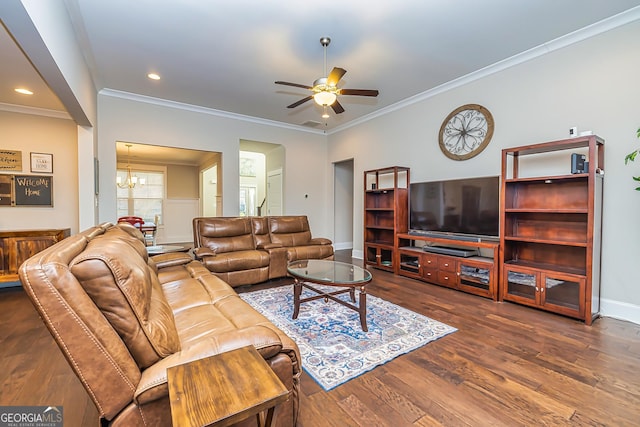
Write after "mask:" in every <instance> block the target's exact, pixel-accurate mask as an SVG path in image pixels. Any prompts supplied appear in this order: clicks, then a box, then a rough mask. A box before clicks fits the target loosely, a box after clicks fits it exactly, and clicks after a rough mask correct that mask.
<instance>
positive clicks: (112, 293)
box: [70, 227, 180, 368]
mask: <svg viewBox="0 0 640 427" xmlns="http://www.w3.org/2000/svg"><path fill="white" fill-rule="evenodd" d="M138 246H139V247H138ZM141 253H145V254H146V250H145V248H144V243H142V242H141V241H140V240H138V239H136V238H135V237H133V238H132V236H131V235H129V234H128V233H127V232H126V231H123V230H122V229H120V228H118V227H113V228H111V229H109V230H108V231H107V232H106V233H105V234H103V235H102V236H98V237H96V238H95V239H93V240H91V241H90V242H89V244H88V245H87V247H86V249H85V250H84V251H83V252H82V253H81V254H79V255H78V256H77V257H75V258H74V259H73V261H72V262H71V263H70V267H71V272H72V273H73V274H74V275H75V276H76V278H77V279H78V281H79V282H80V284H81V285H82V287H83V288H84V289H85V291H86V292H87V294H89V296H90V297H91V298H92V299H93V301H94V302H95V304H96V305H97V306H98V308H99V309H100V310H101V311H102V313H103V314H104V316H105V317H106V318H107V320H108V321H109V322H110V323H111V325H112V327H113V328H114V329H115V330H116V332H117V333H118V334H119V335H120V337H121V338H122V340H123V341H124V342H125V343H126V345H127V347H128V348H129V350H130V352H131V355H132V356H133V357H134V359H135V360H136V363H137V364H138V366H140V368H146V367H148V366H150V365H152V364H153V363H155V362H157V361H158V360H160V359H162V358H164V357H167V356H168V355H170V354H172V353H175V352H176V351H179V350H180V342H179V339H178V333H177V331H176V326H175V323H174V318H173V314H172V312H171V308H170V307H169V304H168V303H167V300H166V298H165V296H164V294H163V292H162V288H161V286H160V283H159V281H158V277H157V276H156V274H155V273H154V272H153V267H152V266H150V265H149V264H148V263H147V259H146V258H145V257H141V256H140V254H141Z"/></svg>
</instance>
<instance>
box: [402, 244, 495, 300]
mask: <svg viewBox="0 0 640 427" xmlns="http://www.w3.org/2000/svg"><path fill="white" fill-rule="evenodd" d="M463 237H467V236H463ZM499 247H500V243H499V242H497V241H495V239H488V240H485V239H482V238H478V237H475V236H474V238H473V240H470V239H453V238H452V237H450V236H446V237H443V236H428V235H424V234H414V233H411V234H410V233H398V234H396V248H397V251H396V257H397V259H396V260H395V262H394V264H395V266H396V270H395V273H396V274H399V275H401V276H406V277H411V278H414V279H418V280H422V281H425V282H429V283H433V284H436V285H440V286H446V287H449V288H453V289H457V290H460V291H464V292H468V293H472V294H475V295H480V296H484V297H487V298H491V299H493V300H494V301H495V300H498V283H499V277H498V275H499V269H498V255H499V254H498V252H499V250H498V249H499Z"/></svg>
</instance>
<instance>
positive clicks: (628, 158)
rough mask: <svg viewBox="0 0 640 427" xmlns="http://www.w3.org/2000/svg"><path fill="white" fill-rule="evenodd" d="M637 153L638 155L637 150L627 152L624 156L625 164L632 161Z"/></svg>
mask: <svg viewBox="0 0 640 427" xmlns="http://www.w3.org/2000/svg"><path fill="white" fill-rule="evenodd" d="M637 155H638V150H636V151H634V152H633V153H629V154H627V156H626V157H625V158H624V164H625V165H626V164H627V163H629V162H630V161H631V162H633V161H634V160H635V159H636V156H637Z"/></svg>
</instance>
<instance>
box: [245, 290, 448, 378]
mask: <svg viewBox="0 0 640 427" xmlns="http://www.w3.org/2000/svg"><path fill="white" fill-rule="evenodd" d="M317 288H319V289H320V288H323V287H322V286H317ZM331 289H332V290H336V288H331ZM313 295H315V294H314V293H313V292H311V291H309V290H307V289H303V292H302V298H306V297H307V296H313ZM357 295H358V293H357V292H356V298H358V296H357ZM240 297H241V298H242V299H243V300H245V301H246V302H248V303H249V304H250V305H251V306H253V307H254V308H255V309H256V310H258V311H259V312H260V313H262V314H263V315H264V316H265V317H267V318H268V319H269V320H270V321H271V322H273V323H274V324H275V325H276V326H277V327H279V328H280V329H282V331H284V332H285V333H286V334H287V335H289V336H290V337H291V338H292V339H293V340H294V341H295V342H296V343H297V344H298V346H299V347H300V353H301V356H302V367H303V369H304V370H305V371H306V372H307V373H308V374H309V375H310V376H311V377H312V378H313V379H314V380H315V381H316V382H317V383H318V384H320V386H321V387H322V388H323V389H325V390H331V389H332V388H334V387H337V386H339V385H340V384H342V383H344V382H346V381H348V380H350V379H352V378H355V377H357V376H358V375H360V374H362V373H364V372H367V371H369V370H371V369H373V368H375V367H376V366H379V365H382V364H384V363H386V362H388V361H390V360H391V359H393V358H395V357H397V356H399V355H401V354H405V353H408V352H410V351H411V350H414V349H416V348H418V347H421V346H423V345H425V344H427V343H428V342H431V341H434V340H437V339H438V338H441V337H443V336H445V335H447V334H450V333H451V332H455V331H456V329H455V328H453V327H451V326H448V325H445V324H444V323H441V322H438V321H436V320H433V319H430V318H428V317H425V316H423V315H421V314H418V313H414V312H412V311H410V310H407V309H405V308H402V307H399V306H397V305H395V304H392V303H390V302H388V301H385V300H383V299H380V298H377V297H375V296H372V295H369V294H367V326H368V329H369V332H363V331H362V327H361V326H360V318H359V315H358V313H357V312H355V311H353V310H350V309H348V308H347V307H343V306H342V305H340V304H338V303H336V302H334V301H328V302H324V300H323V299H318V300H315V301H310V302H306V303H303V304H301V305H300V313H299V315H298V318H297V319H296V320H293V319H292V318H291V316H292V314H293V285H286V286H281V287H277V288H272V289H266V290H260V291H254V292H248V293H241V294H240ZM339 298H342V299H344V300H345V301H349V294H342V295H340V296H339Z"/></svg>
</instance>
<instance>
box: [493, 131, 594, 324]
mask: <svg viewBox="0 0 640 427" xmlns="http://www.w3.org/2000/svg"><path fill="white" fill-rule="evenodd" d="M573 150H580V153H578V154H583V152H584V151H586V152H587V154H586V157H587V161H588V162H589V163H588V171H587V172H586V173H585V172H581V173H575V174H566V173H565V174H562V173H561V174H556V175H548V176H538V175H536V176H521V175H523V173H522V172H523V170H524V169H525V167H526V166H527V165H529V164H531V162H529V163H527V161H529V160H530V158H529V156H532V157H535V156H537V155H539V154H543V153H544V154H545V155H546V156H547V157H545V160H547V159H548V161H549V163H550V165H549V167H550V168H551V167H553V165H554V163H553V161H554V159H555V160H557V161H558V163H557V164H558V165H564V166H559V167H564V168H566V169H569V168H568V166H569V164H570V163H569V160H570V159H571V154H572V151H573ZM525 159H527V161H524V160H525ZM531 161H532V162H533V164H535V159H534V160H531ZM538 164H539V162H538ZM603 168H604V140H603V139H601V138H599V137H597V136H595V135H589V136H584V137H578V138H571V139H564V140H559V141H551V142H545V143H540V144H532V145H526V146H522V147H514V148H508V149H504V150H502V186H501V192H502V197H501V207H500V211H501V221H500V224H501V225H500V227H501V232H500V235H501V242H500V243H501V254H502V255H501V266H502V267H501V273H500V275H501V284H500V297H501V299H504V300H506V301H512V302H516V303H520V304H525V305H528V306H532V307H536V308H540V309H543V310H548V311H552V312H554V313H558V314H563V315H566V316H571V317H575V318H578V319H581V320H584V321H585V322H586V323H587V324H588V325H590V324H591V322H592V321H593V319H594V318H595V317H597V316H598V314H599V311H600V242H601V240H602V231H601V228H602V189H603V181H604V174H603ZM529 169H530V168H529ZM556 169H557V168H556ZM566 169H565V170H566ZM527 172H534V173H535V171H531V170H527Z"/></svg>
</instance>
